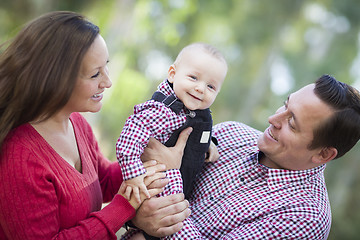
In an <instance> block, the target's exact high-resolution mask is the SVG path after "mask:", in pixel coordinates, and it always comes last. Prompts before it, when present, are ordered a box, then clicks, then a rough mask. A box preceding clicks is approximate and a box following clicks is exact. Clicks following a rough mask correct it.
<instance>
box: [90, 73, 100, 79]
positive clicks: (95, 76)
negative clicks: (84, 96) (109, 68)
mask: <svg viewBox="0 0 360 240" xmlns="http://www.w3.org/2000/svg"><path fill="white" fill-rule="evenodd" d="M99 75H100V72H97V73H96V74H95V75H92V76H91V78H97V77H98V76H99Z"/></svg>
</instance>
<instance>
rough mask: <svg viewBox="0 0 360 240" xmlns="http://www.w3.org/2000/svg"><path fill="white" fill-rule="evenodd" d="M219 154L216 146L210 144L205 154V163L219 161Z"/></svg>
mask: <svg viewBox="0 0 360 240" xmlns="http://www.w3.org/2000/svg"><path fill="white" fill-rule="evenodd" d="M219 157H220V154H219V152H218V149H217V146H216V145H215V143H213V141H211V142H210V146H209V150H208V152H207V154H206V159H205V162H215V161H217V160H218V159H219Z"/></svg>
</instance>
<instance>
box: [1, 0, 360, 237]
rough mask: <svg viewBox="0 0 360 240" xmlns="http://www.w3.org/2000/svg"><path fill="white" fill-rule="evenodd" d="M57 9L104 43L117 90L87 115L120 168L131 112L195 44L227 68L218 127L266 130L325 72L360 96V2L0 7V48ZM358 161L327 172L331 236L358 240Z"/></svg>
mask: <svg viewBox="0 0 360 240" xmlns="http://www.w3.org/2000/svg"><path fill="white" fill-rule="evenodd" d="M53 10H70V11H77V12H81V13H83V14H84V15H85V16H87V17H88V18H89V19H90V20H91V21H92V22H94V23H95V24H97V25H99V26H100V28H101V34H102V36H103V37H104V38H105V40H106V41H107V44H108V48H109V52H110V63H109V68H110V74H111V78H112V81H113V87H112V88H111V89H109V90H107V91H106V92H105V95H106V96H105V97H104V100H103V103H104V106H103V109H102V110H101V111H100V113H97V114H85V116H86V117H87V119H88V120H89V121H90V122H91V123H92V125H93V127H94V130H95V133H96V135H97V137H98V140H99V143H100V145H101V147H102V150H103V152H104V153H105V154H106V155H107V156H108V157H109V158H110V159H112V160H114V161H115V143H116V140H117V137H118V135H119V133H120V132H121V129H122V127H123V125H124V122H125V120H126V118H127V117H128V116H129V115H130V114H131V113H132V108H133V106H134V105H135V104H138V103H141V102H143V101H144V100H147V99H148V98H149V97H150V96H151V94H152V92H153V91H154V90H155V89H156V86H157V84H158V83H159V82H160V81H162V80H163V79H164V78H166V74H167V70H168V66H169V65H170V64H171V63H172V61H173V60H174V59H175V57H176V55H177V53H178V52H179V51H180V49H181V48H182V47H184V46H185V45H187V44H189V43H191V42H198V41H202V42H207V43H210V44H212V45H214V46H216V47H217V48H219V49H220V50H221V51H222V52H223V53H224V55H225V57H226V59H227V61H228V64H229V72H228V75H227V78H226V80H225V83H224V85H223V88H222V90H221V92H220V94H219V95H218V98H217V100H216V101H215V103H214V105H213V106H212V112H213V117H214V122H215V123H218V122H222V121H227V120H236V121H241V122H244V123H247V124H249V125H251V126H253V127H255V128H257V129H259V130H264V129H265V128H266V127H267V126H268V122H267V118H268V116H270V115H271V114H273V113H274V112H275V111H276V109H277V108H278V107H279V106H281V105H282V104H283V101H284V100H285V99H286V98H287V95H288V94H289V93H290V92H292V91H294V90H296V89H298V88H300V87H302V86H304V85H306V84H308V83H312V82H314V81H315V80H316V79H317V78H318V77H319V76H321V75H322V74H325V73H326V74H331V75H333V76H335V77H336V78H337V79H338V80H341V81H343V82H346V83H348V84H352V85H353V86H355V87H357V88H358V89H360V31H359V25H360V14H359V12H360V2H359V1H358V0H341V1H339V0H272V1H269V0H223V1H220V0H102V1H95V0H78V1H72V0H61V1H60V0H58V1H56V0H0V24H1V25H0V26H1V27H0V42H4V41H6V40H9V39H10V38H11V37H13V36H14V35H15V34H16V33H17V32H18V31H19V29H20V28H21V27H22V26H23V24H25V23H26V22H27V21H29V20H30V19H33V18H34V17H37V16H39V15H40V14H43V13H45V12H48V11H53ZM359 154H360V147H359V144H357V145H356V146H355V148H354V149H353V150H351V151H350V152H349V153H348V154H347V155H346V156H344V157H342V158H341V159H338V160H336V161H333V162H331V163H329V164H328V166H327V169H326V182H327V187H328V191H329V198H330V202H331V206H332V217H333V219H332V228H331V232H330V236H329V239H342V240H344V239H345V240H346V239H359V237H358V236H359V235H360V228H359V227H358V226H360V205H359V203H360V176H359V174H358V172H359V171H360V162H359V160H358V156H359Z"/></svg>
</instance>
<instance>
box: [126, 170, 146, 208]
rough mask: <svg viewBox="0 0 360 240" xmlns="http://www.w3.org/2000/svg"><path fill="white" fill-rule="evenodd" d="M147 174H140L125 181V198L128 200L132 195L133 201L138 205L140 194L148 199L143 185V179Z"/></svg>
mask: <svg viewBox="0 0 360 240" xmlns="http://www.w3.org/2000/svg"><path fill="white" fill-rule="evenodd" d="M145 176H147V174H142V175H140V176H137V177H134V178H131V179H129V180H126V181H125V184H126V191H125V197H126V198H127V199H128V200H130V197H131V194H134V197H135V199H136V200H137V201H138V203H141V199H140V193H141V192H142V193H144V194H145V196H146V197H147V198H150V194H149V191H148V190H147V188H146V185H145V183H144V178H145Z"/></svg>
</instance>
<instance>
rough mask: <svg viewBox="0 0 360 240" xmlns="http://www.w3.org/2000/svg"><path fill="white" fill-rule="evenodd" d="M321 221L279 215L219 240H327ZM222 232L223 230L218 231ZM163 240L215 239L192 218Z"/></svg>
mask: <svg viewBox="0 0 360 240" xmlns="http://www.w3.org/2000/svg"><path fill="white" fill-rule="evenodd" d="M322 227H323V224H322V223H321V222H320V221H319V219H309V218H306V217H305V216H299V215H298V216H296V215H287V214H285V215H279V216H275V217H272V218H268V219H263V220H259V221H255V222H251V223H243V224H239V227H236V228H234V229H233V230H232V231H231V232H228V233H224V234H223V235H221V237H219V238H217V239H222V240H225V239H226V240H232V239H247V240H251V239H252V240H261V239H263V240H267V239H279V240H280V239H304V240H305V239H327V237H328V235H327V234H326V231H323V229H322ZM218 231H221V229H218ZM162 239H213V237H212V236H211V234H207V235H205V234H201V232H200V231H199V229H197V227H196V225H195V224H194V222H193V220H192V219H191V217H189V218H187V219H186V220H185V221H184V227H183V228H182V230H180V231H179V232H177V233H175V234H173V235H171V236H168V237H165V238H162Z"/></svg>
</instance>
